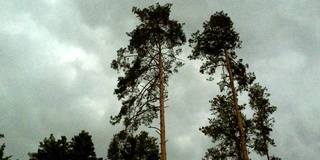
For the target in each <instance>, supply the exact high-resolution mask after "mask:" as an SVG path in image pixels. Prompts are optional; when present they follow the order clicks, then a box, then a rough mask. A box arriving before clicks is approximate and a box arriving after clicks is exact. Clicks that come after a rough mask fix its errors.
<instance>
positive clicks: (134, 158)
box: [107, 131, 160, 160]
mask: <svg viewBox="0 0 320 160" xmlns="http://www.w3.org/2000/svg"><path fill="white" fill-rule="evenodd" d="M156 141H157V138H154V137H149V136H148V133H147V132H145V131H142V132H140V134H139V135H136V136H133V135H130V134H128V133H127V132H126V131H121V132H120V133H118V134H116V135H114V137H113V139H112V140H111V143H110V145H109V149H108V157H107V158H108V159H109V160H159V159H160V155H159V146H158V145H157V143H156Z"/></svg>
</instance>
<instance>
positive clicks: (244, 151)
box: [224, 50, 249, 160]
mask: <svg viewBox="0 0 320 160" xmlns="http://www.w3.org/2000/svg"><path fill="white" fill-rule="evenodd" d="M224 54H225V57H226V61H227V68H228V72H229V79H230V85H231V90H232V96H233V102H234V108H235V110H236V117H237V124H238V129H239V132H240V141H241V151H242V154H243V159H244V160H248V159H249V158H248V151H247V145H246V139H245V134H244V131H243V126H242V117H241V112H240V109H239V106H238V99H237V94H236V88H235V86H234V83H233V75H232V70H231V63H230V59H229V56H228V54H227V51H226V50H224Z"/></svg>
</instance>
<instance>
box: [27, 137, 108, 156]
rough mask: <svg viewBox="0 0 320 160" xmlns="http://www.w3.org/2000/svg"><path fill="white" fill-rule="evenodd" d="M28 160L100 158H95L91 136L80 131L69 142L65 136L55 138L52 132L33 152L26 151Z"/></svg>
mask: <svg viewBox="0 0 320 160" xmlns="http://www.w3.org/2000/svg"><path fill="white" fill-rule="evenodd" d="M28 155H29V157H30V160H57V159H59V160H102V158H100V159H98V158H96V154H95V152H94V146H93V143H92V140H91V136H90V135H89V133H88V132H85V131H82V132H81V133H79V135H78V136H74V138H72V141H71V142H68V141H67V138H66V137H65V136H61V139H58V140H56V139H55V137H54V136H53V134H51V135H50V137H49V138H45V139H44V140H43V142H40V145H39V149H38V151H37V152H35V153H28Z"/></svg>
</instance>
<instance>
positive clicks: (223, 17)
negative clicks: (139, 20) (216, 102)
mask: <svg viewBox="0 0 320 160" xmlns="http://www.w3.org/2000/svg"><path fill="white" fill-rule="evenodd" d="M203 28H204V30H203V32H201V33H200V31H199V30H198V31H197V32H195V33H193V34H192V38H191V39H190V40H189V43H190V46H191V47H192V48H193V50H192V54H191V55H190V56H189V58H190V59H191V60H194V59H200V60H206V61H205V62H204V63H203V64H202V66H201V67H200V72H201V73H207V74H209V75H213V74H214V73H215V72H216V69H217V68H218V67H221V68H222V71H223V73H224V71H225V69H226V70H227V73H228V74H227V75H226V77H224V76H223V78H224V79H225V83H223V84H226V86H229V88H230V89H231V93H232V94H231V95H232V100H233V106H234V113H235V117H236V123H237V128H238V131H239V133H240V142H241V152H242V156H243V159H244V160H248V159H249V158H248V151H247V144H246V138H245V131H244V128H243V119H242V116H241V111H240V107H239V104H238V98H237V91H240V92H241V91H244V90H248V87H249V85H250V84H251V83H252V82H253V80H254V79H255V76H254V75H253V74H252V73H247V72H246V69H247V68H248V65H244V64H243V63H242V59H239V60H236V59H237V55H236V53H235V49H237V48H240V45H241V41H240V38H239V34H238V33H237V32H236V31H234V28H233V22H232V21H231V19H230V18H229V17H228V15H227V14H226V13H224V12H222V11H221V12H216V13H215V14H214V15H212V16H211V17H210V20H209V21H206V22H204V23H203ZM211 79H212V77H210V78H209V80H211ZM235 81H236V82H237V88H236V84H235ZM220 85H222V84H220ZM235 127H236V126H235Z"/></svg>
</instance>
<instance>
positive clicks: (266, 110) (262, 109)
mask: <svg viewBox="0 0 320 160" xmlns="http://www.w3.org/2000/svg"><path fill="white" fill-rule="evenodd" d="M267 91H268V90H267V88H265V87H264V88H262V86H261V85H260V84H258V83H256V84H254V85H253V86H252V87H251V88H250V91H249V98H250V101H249V104H250V107H251V108H252V110H253V111H254V114H253V118H252V122H253V124H254V128H253V133H254V135H255V137H254V138H253V142H254V143H253V149H254V151H256V152H257V153H258V154H259V155H267V156H269V155H268V154H269V153H268V152H269V151H268V148H269V145H271V146H274V147H275V146H276V145H275V143H274V140H273V139H272V138H270V133H271V131H272V126H273V124H274V122H275V120H274V118H270V115H271V114H272V113H274V112H275V111H276V110H277V108H276V107H275V106H271V105H270V102H269V99H268V98H269V96H270V94H269V93H267ZM274 158H276V157H274Z"/></svg>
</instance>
